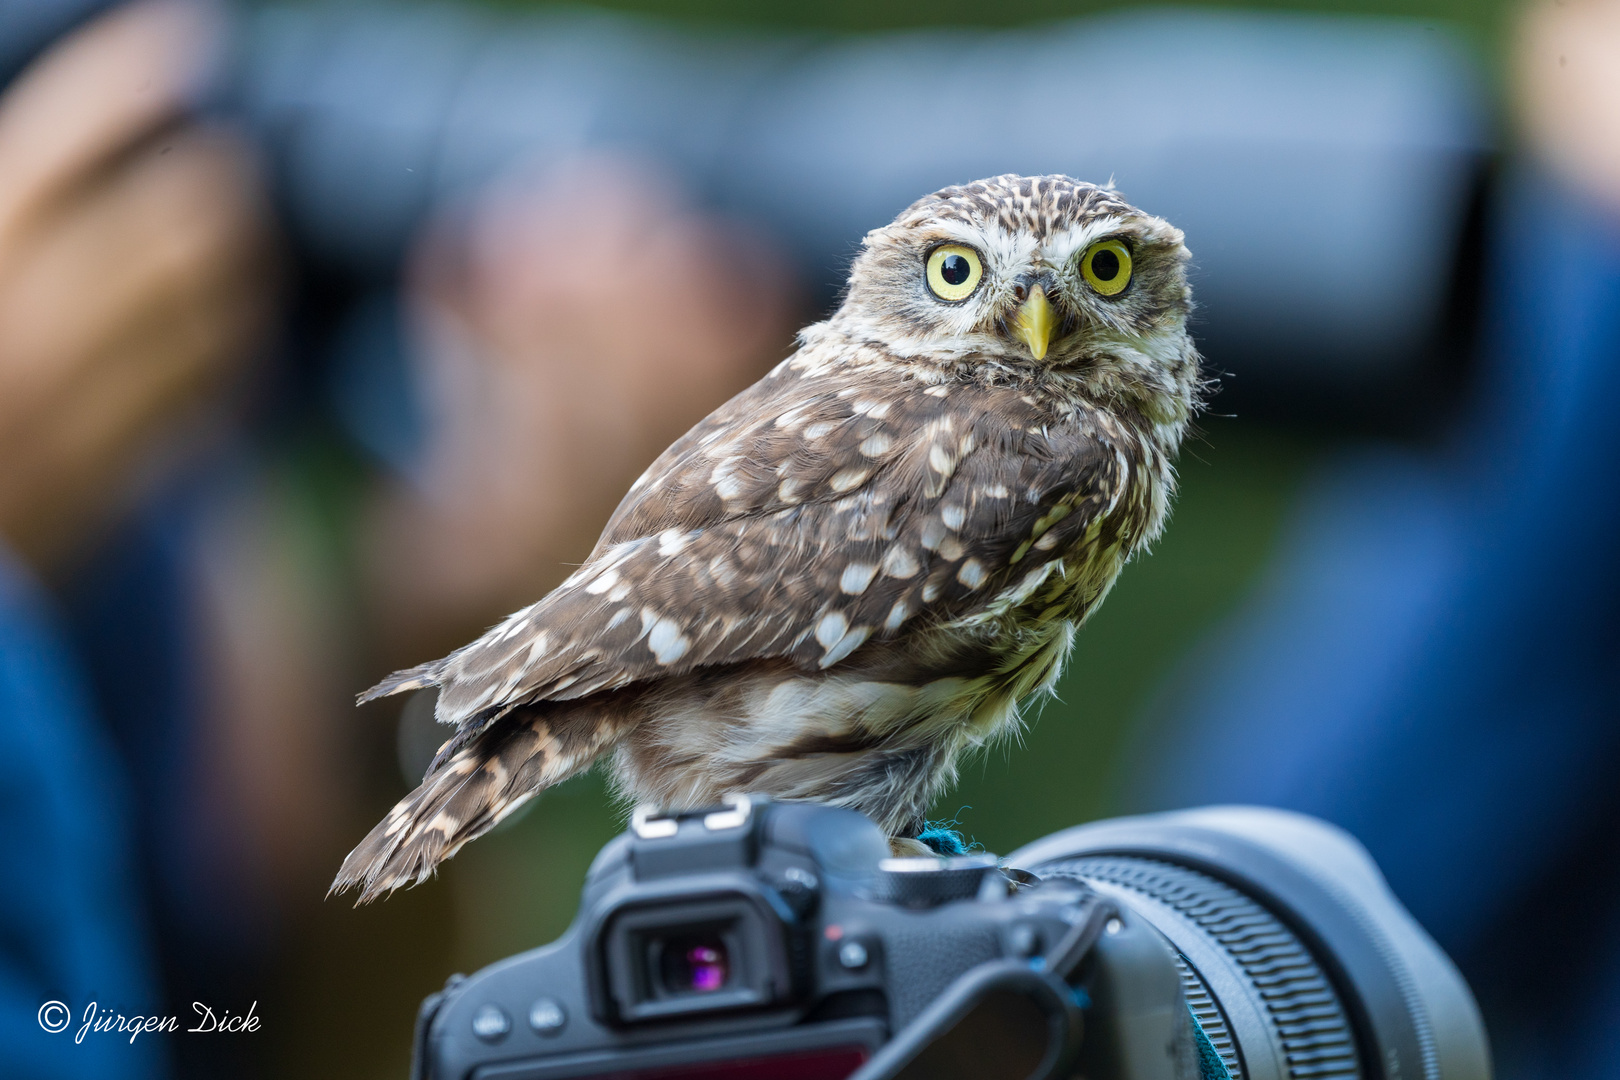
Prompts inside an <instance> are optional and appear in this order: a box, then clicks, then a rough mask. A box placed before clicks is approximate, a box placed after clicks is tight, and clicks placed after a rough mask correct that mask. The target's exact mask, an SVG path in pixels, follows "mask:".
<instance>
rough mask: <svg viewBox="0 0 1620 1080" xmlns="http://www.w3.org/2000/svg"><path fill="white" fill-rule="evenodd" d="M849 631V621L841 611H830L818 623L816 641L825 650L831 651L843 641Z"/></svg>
mask: <svg viewBox="0 0 1620 1080" xmlns="http://www.w3.org/2000/svg"><path fill="white" fill-rule="evenodd" d="M848 630H849V620H848V619H846V618H844V613H843V612H841V611H829V612H828V613H827V614H825V615H823V616H822V617H821V621H820V622H818V623H816V641H817V642H818V643H819V644H820V645H821V647H822V648H823V649H830V648H832V647H833V646H834V645H836V644H838V642H839V641H841V640H843V637H844V634H845V633H846V632H847V631H848Z"/></svg>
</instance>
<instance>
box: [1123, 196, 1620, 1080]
mask: <svg viewBox="0 0 1620 1080" xmlns="http://www.w3.org/2000/svg"><path fill="white" fill-rule="evenodd" d="M1506 194H1507V195H1509V196H1510V197H1509V198H1504V199H1503V200H1502V209H1501V210H1500V212H1499V213H1498V215H1497V221H1496V222H1495V225H1496V228H1495V229H1494V230H1493V233H1492V253H1491V255H1490V259H1489V262H1488V264H1487V270H1488V278H1487V287H1486V290H1485V312H1484V316H1483V323H1482V327H1483V331H1484V333H1483V335H1482V339H1481V341H1482V348H1483V356H1482V361H1483V362H1482V365H1481V371H1480V374H1479V385H1478V386H1477V387H1476V398H1475V407H1474V408H1473V409H1472V410H1471V412H1470V414H1469V415H1468V416H1467V417H1466V419H1465V420H1464V422H1463V424H1462V426H1461V430H1460V431H1459V433H1458V436H1457V438H1455V439H1453V440H1452V441H1451V442H1450V443H1449V444H1448V445H1447V446H1446V447H1445V448H1444V449H1443V450H1442V451H1440V452H1437V453H1434V454H1431V455H1427V456H1423V455H1416V454H1398V453H1396V452H1393V451H1391V452H1386V453H1375V454H1367V455H1364V456H1362V457H1361V458H1360V459H1359V460H1355V461H1353V462H1349V463H1342V464H1341V465H1340V466H1339V467H1338V468H1337V469H1336V470H1334V471H1333V472H1332V474H1331V475H1329V476H1327V477H1326V478H1324V479H1322V480H1321V481H1320V482H1318V483H1317V484H1316V485H1315V487H1314V489H1313V490H1312V491H1310V493H1309V494H1308V496H1307V498H1306V500H1305V504H1304V506H1303V507H1302V508H1301V512H1300V513H1299V515H1298V518H1297V520H1296V522H1295V525H1294V527H1293V529H1292V531H1291V534H1290V535H1288V536H1287V537H1286V538H1285V540H1284V543H1283V548H1282V551H1281V553H1280V556H1279V558H1278V559H1277V560H1276V562H1275V564H1274V565H1273V568H1272V570H1271V572H1270V575H1269V579H1268V580H1267V581H1266V582H1265V584H1264V585H1263V587H1262V589H1261V592H1260V594H1259V595H1258V596H1257V597H1256V599H1255V600H1254V601H1253V603H1252V604H1251V605H1250V606H1249V609H1248V610H1247V611H1246V612H1244V613H1243V614H1242V615H1241V616H1240V617H1239V618H1238V620H1237V622H1236V624H1235V625H1232V626H1228V627H1227V628H1225V630H1224V631H1223V632H1222V633H1221V634H1219V635H1218V636H1217V637H1216V638H1215V639H1214V641H1213V642H1212V643H1211V644H1210V645H1208V646H1207V647H1206V648H1205V649H1204V650H1203V652H1202V653H1201V655H1200V656H1199V657H1198V658H1197V659H1196V660H1195V661H1194V662H1193V663H1192V664H1190V665H1189V666H1188V669H1187V670H1186V671H1184V672H1183V674H1182V675H1181V676H1180V678H1179V679H1178V684H1177V686H1178V688H1177V689H1176V690H1174V691H1173V693H1172V698H1173V699H1174V703H1173V704H1172V706H1171V707H1170V709H1169V710H1168V713H1169V715H1170V716H1172V717H1175V718H1176V719H1175V720H1174V721H1172V723H1171V725H1170V726H1169V727H1168V728H1167V729H1166V731H1165V734H1167V735H1168V737H1163V736H1161V737H1163V743H1164V744H1165V745H1166V746H1170V747H1173V749H1171V750H1169V751H1168V752H1167V753H1166V752H1163V748H1162V747H1161V751H1160V752H1159V753H1154V754H1149V755H1145V756H1144V764H1143V765H1142V766H1141V767H1142V768H1143V769H1144V770H1145V771H1144V775H1143V777H1142V778H1141V779H1140V780H1139V782H1138V783H1136V784H1133V785H1132V787H1133V789H1134V791H1135V792H1136V793H1137V797H1138V798H1142V797H1144V796H1145V797H1146V800H1147V801H1148V802H1149V803H1150V804H1151V805H1155V806H1185V805H1195V804H1200V803H1210V802H1254V803H1264V804H1269V805H1274V806H1282V807H1289V808H1293V809H1296V810H1301V811H1305V812H1307V813H1312V814H1317V815H1320V816H1322V817H1325V818H1327V819H1328V820H1330V821H1333V822H1335V823H1337V824H1339V825H1342V826H1344V827H1345V828H1347V829H1349V830H1350V831H1351V832H1352V833H1354V834H1355V835H1356V836H1357V837H1359V838H1360V839H1361V840H1362V842H1363V843H1365V844H1366V845H1367V847H1368V848H1369V849H1370V850H1371V851H1372V853H1373V855H1374V856H1375V857H1376V858H1377V859H1378V862H1379V864H1380V866H1382V867H1383V869H1384V872H1385V874H1386V875H1387V876H1388V877H1389V879H1390V882H1391V884H1392V885H1393V887H1394V888H1395V891H1396V892H1397V893H1398V894H1399V895H1400V897H1401V898H1402V899H1403V900H1404V901H1405V902H1406V903H1407V905H1408V906H1409V907H1410V908H1411V909H1412V911H1413V913H1414V914H1415V915H1416V916H1417V917H1418V918H1419V919H1420V920H1421V921H1422V922H1423V923H1424V924H1425V925H1426V926H1427V927H1428V928H1429V929H1430V931H1431V932H1433V933H1434V934H1435V936H1436V937H1437V938H1438V939H1439V940H1440V942H1441V943H1442V944H1443V945H1444V946H1445V947H1446V948H1447V949H1448V950H1449V951H1450V952H1451V953H1452V954H1453V955H1454V956H1456V957H1457V958H1458V960H1459V961H1460V963H1461V964H1462V966H1463V968H1464V970H1465V972H1466V973H1467V974H1469V975H1470V977H1471V978H1473V979H1475V980H1476V985H1477V987H1478V988H1479V990H1480V993H1481V997H1482V1003H1483V1005H1484V1007H1485V1011H1486V1018H1487V1022H1488V1023H1490V1024H1492V1026H1493V1028H1494V1034H1495V1035H1496V1036H1497V1039H1498V1045H1499V1047H1500V1048H1501V1049H1502V1050H1503V1051H1504V1053H1505V1055H1506V1060H1504V1062H1503V1064H1504V1066H1505V1067H1504V1069H1503V1072H1504V1074H1507V1073H1511V1074H1512V1075H1514V1076H1517V1077H1523V1076H1542V1075H1545V1076H1549V1077H1550V1076H1560V1075H1562V1076H1574V1075H1580V1076H1582V1077H1584V1078H1588V1080H1593V1078H1597V1077H1609V1076H1620V892H1617V891H1615V885H1616V878H1617V875H1616V873H1615V871H1614V870H1613V867H1615V866H1616V859H1615V856H1616V854H1617V853H1620V843H1617V837H1620V780H1617V776H1616V773H1617V772H1620V417H1617V409H1620V223H1617V222H1616V221H1615V220H1614V219H1613V218H1611V217H1608V216H1606V215H1605V214H1603V213H1602V212H1599V211H1597V210H1595V209H1593V208H1591V207H1587V206H1582V205H1580V204H1579V203H1578V202H1577V201H1576V200H1574V199H1572V198H1571V197H1569V196H1568V195H1566V194H1564V193H1562V192H1560V191H1557V190H1556V189H1552V188H1550V187H1549V186H1547V185H1533V184H1532V183H1530V182H1529V181H1526V180H1521V181H1520V182H1518V183H1517V184H1516V185H1514V186H1513V187H1512V188H1511V189H1510V190H1509V191H1508V192H1507V193H1506ZM1530 942H1536V943H1538V944H1537V945H1536V946H1535V947H1533V948H1532V947H1529V946H1528V943H1530ZM1605 987H1607V989H1606V990H1605V989H1604V988H1605ZM1605 1010H1607V1012H1606V1013H1605ZM1577 1062H1578V1063H1579V1064H1577Z"/></svg>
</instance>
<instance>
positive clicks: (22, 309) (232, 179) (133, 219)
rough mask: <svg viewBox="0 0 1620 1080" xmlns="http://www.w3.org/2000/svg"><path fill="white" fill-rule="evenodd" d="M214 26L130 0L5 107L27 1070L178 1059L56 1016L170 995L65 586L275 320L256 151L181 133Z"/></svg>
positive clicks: (6, 682)
mask: <svg viewBox="0 0 1620 1080" xmlns="http://www.w3.org/2000/svg"><path fill="white" fill-rule="evenodd" d="M8 14H15V12H10V13H8ZM219 29H220V28H219V26H218V24H217V22H215V21H213V20H210V19H208V18H207V17H206V15H205V13H203V12H201V11H199V10H196V9H192V8H188V7H185V6H183V5H179V4H174V3H147V4H142V5H138V6H134V7H131V8H128V9H125V10H122V11H119V12H115V13H113V14H111V15H108V16H107V17H105V18H103V19H101V20H99V21H98V22H96V23H94V24H93V25H90V26H87V27H85V28H84V29H82V30H80V31H78V32H77V33H75V34H73V35H72V36H71V37H69V38H66V39H64V40H62V41H60V42H58V43H56V44H55V45H54V46H52V47H51V48H50V49H49V50H48V51H47V52H45V54H44V55H42V56H39V57H38V58H37V59H35V60H34V62H33V63H32V64H30V65H29V66H28V67H27V69H26V70H25V71H23V72H22V73H21V74H20V75H18V76H17V77H16V78H15V79H14V80H13V81H12V82H11V84H10V85H9V86H8V87H6V89H5V92H4V95H3V96H0V741H3V743H4V746H5V753H4V755H3V762H4V764H3V765H0V834H3V835H4V837H5V841H4V850H3V853H0V942H4V945H3V947H0V1058H3V1059H4V1061H5V1070H6V1072H7V1073H8V1075H15V1076H30V1077H86V1078H89V1077H109V1078H116V1077H137V1076H138V1077H150V1076H157V1075H159V1073H160V1072H161V1071H162V1066H163V1059H164V1057H165V1055H166V1053H167V1047H166V1046H164V1044H162V1043H161V1042H159V1041H157V1040H148V1041H147V1042H146V1043H145V1044H143V1045H134V1046H132V1045H127V1044H120V1043H119V1042H117V1041H114V1040H110V1039H103V1040H99V1041H98V1040H90V1042H89V1043H88V1044H86V1045H82V1046H75V1045H73V1044H72V1041H71V1037H70V1036H67V1037H58V1036H53V1035H51V1034H48V1033H47V1032H46V1031H45V1030H43V1027H44V1024H45V1020H46V1019H47V1018H46V1017H45V1016H44V1014H42V1013H39V1012H38V1010H40V1008H41V1007H42V1005H44V1004H45V1003H46V1002H47V1001H49V1000H53V999H54V1000H59V1001H61V1002H63V1003H65V1004H68V1007H69V1008H70V1009H71V1010H72V1012H73V1014H74V1015H73V1017H72V1020H71V1024H72V1026H74V1027H76V1026H77V1025H78V1023H79V1021H80V1018H81V1010H82V1009H83V1008H84V1007H85V1006H86V1005H87V1004H88V1003H89V1002H91V1001H96V1002H99V1003H101V1004H102V1005H103V1006H104V1007H107V1008H110V1009H114V1010H118V1011H122V1012H124V1013H126V1014H127V1015H136V1014H140V1015H151V1014H152V1013H154V1012H156V1011H157V1010H158V1008H159V1007H160V1005H161V1004H162V1000H163V999H162V996H161V995H160V994H159V993H158V990H157V986H156V980H157V977H158V971H157V969H156V966H155V960H156V957H155V955H154V951H153V949H152V947H151V940H150V937H149V932H148V927H149V923H148V915H149V910H148V908H147V906H146V904H145V902H144V897H143V895H142V889H141V875H140V873H139V871H138V869H137V862H136V859H135V857H134V844H135V839H136V836H135V833H136V830H135V829H134V828H132V827H131V824H132V823H131V810H132V806H133V799H132V792H131V790H130V786H129V784H128V782H127V773H126V770H125V768H124V764H123V762H122V761H121V760H120V758H119V756H118V754H117V752H116V751H115V749H114V747H113V745H112V744H111V741H110V740H109V739H108V737H107V729H106V728H105V726H104V725H103V724H102V723H101V722H100V719H99V718H98V716H97V712H98V709H97V705H96V702H95V700H94V696H93V694H92V693H91V690H90V687H89V685H88V682H87V679H86V674H85V671H84V669H83V666H82V663H81V660H80V657H79V656H78V655H77V654H76V651H75V649H74V648H73V646H72V644H71V643H70V642H69V640H68V637H67V634H66V632H65V629H64V626H63V624H62V621H61V618H60V611H59V609H58V606H57V605H56V603H54V602H53V600H52V599H51V598H50V595H49V593H48V591H47V589H48V587H49V585H50V584H59V583H60V582H61V581H62V580H63V577H64V576H65V575H68V574H70V573H71V569H72V567H73V566H74V565H75V564H76V563H77V562H78V561H79V560H81V559H83V558H84V557H85V554H86V552H87V551H88V550H90V549H92V548H93V547H94V546H95V545H96V543H97V540H98V538H99V537H100V536H102V535H104V534H105V532H106V530H107V529H108V528H109V527H110V526H111V524H112V523H113V522H114V521H115V520H116V519H117V518H118V517H119V516H120V515H121V514H123V513H126V512H128V510H129V508H130V507H131V506H132V505H133V504H135V503H136V502H138V501H139V500H140V498H141V493H142V492H143V491H144V490H145V489H147V488H148V487H149V485H150V483H151V482H152V481H153V478H154V477H155V476H157V475H159V474H161V473H162V472H163V471H165V464H164V463H165V462H166V461H168V460H172V459H174V458H177V457H182V456H185V455H187V454H189V453H191V452H193V451H194V450H195V448H196V447H198V446H199V445H201V444H202V443H203V442H206V441H207V440H208V439H209V438H210V429H211V428H212V427H214V426H215V418H214V413H215V412H217V404H215V403H216V402H217V401H218V399H219V395H220V391H221V389H222V388H223V387H225V386H226V385H228V384H230V383H232V382H234V381H237V380H238V378H239V377H240V373H241V371H242V368H243V364H244V362H245V361H246V360H247V359H248V357H249V356H250V355H251V351H252V348H253V343H254V341H255V340H256V338H257V337H258V335H259V332H260V330H261V328H262V326H263V325H264V323H265V316H266V314H267V313H268V310H269V306H270V293H269V291H268V290H267V289H266V287H265V281H264V279H265V277H266V273H265V271H266V267H267V264H268V258H267V249H266V242H265V229H266V226H265V211H264V208H263V206H262V204H261V201H260V199H259V197H258V189H257V186H256V184H255V181H254V178H253V170H252V166H251V163H250V157H249V154H248V152H247V151H246V148H245V145H244V144H243V143H242V142H241V140H240V139H239V138H238V137H237V136H235V135H233V134H232V133H231V132H229V131H227V130H224V129H222V128H219V127H218V126H215V125H209V124H201V123H196V122H191V121H188V120H186V119H185V117H186V114H187V112H188V111H189V110H190V108H191V107H192V105H193V103H194V102H195V99H196V96H197V94H198V93H199V92H200V90H201V89H202V86H203V84H204V83H205V81H206V78H207V70H206V59H207V56H208V55H209V53H210V51H211V47H210V44H209V40H210V38H214V37H217V35H218V33H219ZM8 44H9V42H8ZM11 59H12V57H11V56H8V57H7V60H8V61H9V60H11ZM58 1019H63V1020H65V1018H58Z"/></svg>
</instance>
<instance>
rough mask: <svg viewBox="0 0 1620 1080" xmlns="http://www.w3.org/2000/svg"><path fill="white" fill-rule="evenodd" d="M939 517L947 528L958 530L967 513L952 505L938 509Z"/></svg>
mask: <svg viewBox="0 0 1620 1080" xmlns="http://www.w3.org/2000/svg"><path fill="white" fill-rule="evenodd" d="M939 517H940V520H941V521H943V522H945V524H946V526H947V527H948V528H952V529H960V528H961V527H962V523H963V522H964V521H966V520H967V511H966V510H964V509H963V508H962V507H960V506H957V505H956V504H954V503H952V504H949V505H947V506H942V507H940V508H939Z"/></svg>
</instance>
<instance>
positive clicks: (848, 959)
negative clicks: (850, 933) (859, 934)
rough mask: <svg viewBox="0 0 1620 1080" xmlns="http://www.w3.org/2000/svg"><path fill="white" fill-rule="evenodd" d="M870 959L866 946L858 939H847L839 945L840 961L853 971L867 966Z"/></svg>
mask: <svg viewBox="0 0 1620 1080" xmlns="http://www.w3.org/2000/svg"><path fill="white" fill-rule="evenodd" d="M869 959H871V957H869V956H868V955H867V953H866V946H865V945H862V944H861V943H860V942H858V941H846V942H844V943H843V944H842V945H840V946H838V962H839V963H840V964H842V965H843V966H844V967H846V968H848V969H849V970H851V971H856V970H858V969H860V968H863V967H865V966H866V962H867V961H868V960H869Z"/></svg>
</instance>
